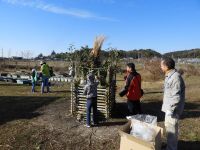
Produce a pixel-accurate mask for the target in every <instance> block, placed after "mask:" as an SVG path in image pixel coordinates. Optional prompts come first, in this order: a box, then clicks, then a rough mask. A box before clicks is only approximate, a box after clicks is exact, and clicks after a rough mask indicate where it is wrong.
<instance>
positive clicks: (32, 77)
mask: <svg viewBox="0 0 200 150" xmlns="http://www.w3.org/2000/svg"><path fill="white" fill-rule="evenodd" d="M31 80H32V93H34V92H35V85H36V82H37V71H36V70H35V69H32V71H31Z"/></svg>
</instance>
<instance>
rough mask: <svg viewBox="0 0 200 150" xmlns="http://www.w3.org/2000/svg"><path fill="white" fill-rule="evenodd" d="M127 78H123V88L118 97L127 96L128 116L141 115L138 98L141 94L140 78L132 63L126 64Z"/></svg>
mask: <svg viewBox="0 0 200 150" xmlns="http://www.w3.org/2000/svg"><path fill="white" fill-rule="evenodd" d="M126 70H127V76H126V77H125V80H126V84H125V87H124V88H123V89H122V90H121V91H120V93H119V95H120V96H121V97H123V96H124V95H126V96H127V105H128V110H129V114H130V115H136V114H140V113H141V105H140V98H141V97H142V93H141V76H140V74H139V73H137V71H136V69H135V64H134V63H128V64H127V68H126Z"/></svg>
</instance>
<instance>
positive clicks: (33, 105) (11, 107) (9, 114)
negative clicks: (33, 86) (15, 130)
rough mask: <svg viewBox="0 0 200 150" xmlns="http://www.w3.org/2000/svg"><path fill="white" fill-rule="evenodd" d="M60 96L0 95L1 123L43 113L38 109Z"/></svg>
mask: <svg viewBox="0 0 200 150" xmlns="http://www.w3.org/2000/svg"><path fill="white" fill-rule="evenodd" d="M58 98H59V97H30V96H18V97H12V96H0V125H2V124H4V123H6V122H9V121H12V120H17V119H32V118H34V117H37V116H39V115H41V114H40V113H39V112H36V110H37V109H38V108H40V107H42V106H45V105H48V104H50V103H52V102H53V101H55V100H57V99H58Z"/></svg>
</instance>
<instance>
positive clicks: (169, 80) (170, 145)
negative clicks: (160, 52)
mask: <svg viewBox="0 0 200 150" xmlns="http://www.w3.org/2000/svg"><path fill="white" fill-rule="evenodd" d="M161 69H162V71H163V72H164V73H165V83H164V96H163V105H162V111H163V112H165V128H166V133H167V149H166V150H177V145H178V120H179V118H180V116H181V114H182V112H183V109H184V104H185V83H184V81H183V78H182V77H181V75H180V74H179V73H178V72H177V71H176V69H175V62H174V60H173V59H172V58H163V59H162V61H161Z"/></svg>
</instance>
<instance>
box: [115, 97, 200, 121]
mask: <svg viewBox="0 0 200 150" xmlns="http://www.w3.org/2000/svg"><path fill="white" fill-rule="evenodd" d="M141 107H142V113H143V114H149V115H153V116H157V119H158V122H161V121H164V115H165V114H164V113H163V112H162V111H161V108H162V101H155V100H154V101H153V100H152V101H146V102H141ZM128 115H129V112H128V108H127V104H126V102H121V103H116V106H115V110H114V113H113V115H112V118H125V117H126V116H128ZM198 117H200V103H199V102H195V101H194V102H192V101H191V102H186V103H185V108H184V112H183V114H182V116H181V119H184V118H198Z"/></svg>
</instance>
